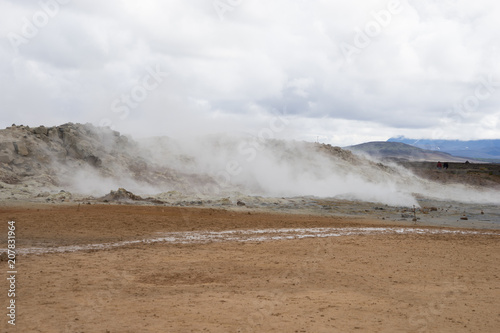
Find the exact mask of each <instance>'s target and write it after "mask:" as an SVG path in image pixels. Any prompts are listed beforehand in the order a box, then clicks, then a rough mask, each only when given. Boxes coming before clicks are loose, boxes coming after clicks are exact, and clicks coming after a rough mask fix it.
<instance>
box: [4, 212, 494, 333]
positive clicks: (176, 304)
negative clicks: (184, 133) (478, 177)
mask: <svg viewBox="0 0 500 333" xmlns="http://www.w3.org/2000/svg"><path fill="white" fill-rule="evenodd" d="M10 220H14V221H16V232H17V233H16V241H17V249H18V251H19V252H20V253H19V254H18V255H17V258H16V260H17V261H16V269H17V274H16V297H15V299H16V305H17V308H16V326H11V325H9V324H8V323H7V320H8V318H7V316H6V315H5V314H6V313H7V310H6V307H7V305H8V301H9V299H8V298H7V296H6V294H7V290H8V289H9V286H8V284H7V281H6V280H5V279H2V280H3V282H2V284H0V288H1V290H3V291H2V292H1V294H2V295H4V296H3V297H2V308H3V309H4V312H5V314H4V315H2V317H3V318H4V319H3V320H2V321H1V323H0V331H2V332H44V333H45V332H103V333H104V332H498V328H499V327H500V266H499V265H498V262H500V232H499V231H498V230H496V231H495V230H484V229H481V230H478V229H475V231H473V232H471V231H470V230H465V229H461V230H458V229H451V228H446V229H444V228H436V227H431V226H429V227H426V226H425V225H423V224H424V223H422V222H419V223H420V224H419V225H418V228H419V229H412V228H414V227H413V226H411V225H409V224H408V223H405V224H404V228H403V227H400V226H401V224H398V222H394V221H387V220H381V219H379V218H373V219H369V218H362V217H339V216H315V215H300V214H280V213H266V212H254V211H245V210H243V209H242V210H241V211H235V210H224V209H211V208H177V207H161V206H158V207H150V206H126V205H80V206H77V205H67V206H63V205H41V204H25V205H22V206H2V207H0V221H3V222H2V223H3V224H4V227H3V228H2V229H3V230H4V231H3V233H2V237H1V247H2V248H3V249H5V248H6V235H7V221H10ZM313 227H316V228H333V229H321V230H320V231H317V234H314V235H312V234H311V233H312V232H313V231H312V230H311V229H307V232H306V231H304V230H306V229H304V228H313ZM386 227H390V228H386ZM283 228H286V229H287V230H288V231H286V232H285V231H283V230H282V229H283ZM346 228H348V229H346ZM374 228H378V229H374ZM301 230H302V231H301ZM326 230H329V231H326ZM332 230H334V231H335V232H333V231H332ZM352 230H358V231H360V232H358V233H356V232H352ZM367 230H368V231H367ZM376 230H378V231H376ZM412 230H413V231H412ZM229 231H231V232H229ZM248 231H252V232H253V233H254V234H255V233H256V232H257V233H259V234H260V235H264V236H269V237H260V236H259V237H260V238H255V237H254V236H251V237H250V236H248V235H247V232H248ZM346 231H349V232H350V233H349V232H346ZM361 231H363V232H361ZM365 231H366V232H365ZM375 231H376V232H375ZM328 232H330V236H329V237H318V235H321V234H323V235H326V234H327V233H328ZM207 234H210V235H215V236H216V237H215V236H214V237H215V238H214V239H207V238H200V235H207ZM172 235H177V236H176V237H180V238H179V239H181V240H180V241H174V240H173V239H174V238H175V237H173V236H172ZM234 235H238V237H235V236H234ZM279 235H285V236H286V237H288V239H284V238H283V237H282V238H280V237H276V236H279ZM301 235H302V236H303V235H309V236H308V237H301ZM311 235H312V236H311ZM181 236H182V237H181ZM313 236H314V237H313ZM162 237H163V240H162V241H158V239H159V238H162ZM252 237H254V238H252ZM273 237H274V239H273ZM142 240H148V241H149V242H143V241H142ZM151 240H157V241H151ZM89 244H94V245H96V244H101V245H102V246H100V247H94V248H92V249H88V248H86V247H85V246H87V245H89ZM103 244H104V245H103ZM74 246H77V248H73V249H76V250H77V251H68V252H58V251H59V250H61V249H62V250H64V249H66V250H70V249H72V248H71V247H74ZM78 246H79V247H78ZM63 247H65V248H63ZM78 249H79V250H78ZM23 251H24V254H22V253H23ZM0 264H1V267H2V270H3V271H4V275H7V273H6V272H7V262H6V261H2V262H1V263H0Z"/></svg>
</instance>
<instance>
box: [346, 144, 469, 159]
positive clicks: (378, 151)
mask: <svg viewBox="0 0 500 333" xmlns="http://www.w3.org/2000/svg"><path fill="white" fill-rule="evenodd" d="M344 149H347V150H350V151H352V152H353V153H361V154H367V155H369V156H372V157H375V158H380V159H399V160H408V161H442V162H465V161H466V160H467V159H465V158H461V157H456V156H452V155H450V154H447V153H443V152H439V151H434V150H427V149H422V148H418V147H414V146H412V145H409V144H406V143H401V142H384V141H377V142H367V143H362V144H359V145H355V146H349V147H345V148H344Z"/></svg>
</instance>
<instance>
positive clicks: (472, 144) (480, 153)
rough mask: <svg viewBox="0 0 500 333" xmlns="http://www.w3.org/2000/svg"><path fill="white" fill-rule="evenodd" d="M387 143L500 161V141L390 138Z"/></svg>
mask: <svg viewBox="0 0 500 333" xmlns="http://www.w3.org/2000/svg"><path fill="white" fill-rule="evenodd" d="M387 142H401V143H406V144H408V145H411V146H414V147H418V148H422V149H427V150H433V151H440V152H445V153H448V154H451V155H454V156H461V157H468V158H476V159H488V160H499V161H500V140H471V141H460V140H431V139H420V140H417V139H409V138H405V137H396V138H390V139H389V140H387Z"/></svg>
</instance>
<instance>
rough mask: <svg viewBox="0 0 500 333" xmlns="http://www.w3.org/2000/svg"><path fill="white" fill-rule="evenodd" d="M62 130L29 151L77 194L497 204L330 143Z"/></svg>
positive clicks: (488, 195) (495, 198) (498, 195)
mask: <svg viewBox="0 0 500 333" xmlns="http://www.w3.org/2000/svg"><path fill="white" fill-rule="evenodd" d="M58 131H59V130H58ZM49 132H50V131H49ZM63 132H64V135H63V136H62V137H61V136H60V135H59V136H57V135H55V136H54V135H52V136H50V133H49V137H50V139H51V140H48V141H47V140H46V141H44V142H42V141H39V142H42V143H40V144H39V145H40V146H39V147H38V148H37V149H33V151H40V152H42V155H44V156H38V157H36V158H37V159H39V160H40V159H41V158H42V157H43V158H45V159H47V156H50V157H51V160H52V161H53V164H52V168H51V170H58V174H57V175H54V176H57V178H58V179H59V181H60V184H61V186H65V187H66V188H68V189H69V190H71V191H74V192H77V193H81V194H90V195H94V196H101V195H104V194H106V193H108V192H109V191H110V190H115V189H117V188H119V187H123V188H126V189H127V190H129V191H132V192H134V193H136V194H138V195H144V194H148V195H155V194H160V193H164V192H168V191H173V190H175V191H179V192H181V193H184V194H186V195H191V196H195V197H196V196H197V197H218V198H222V197H227V196H234V195H240V194H243V195H254V196H265V197H299V196H315V197H322V198H334V199H345V200H355V201H367V202H376V203H381V204H387V205H390V206H405V207H412V206H414V205H415V206H417V207H418V206H419V204H418V200H417V199H420V198H429V199H436V200H443V201H458V202H467V203H483V204H489V203H491V204H498V202H500V192H499V191H495V190H485V189H478V188H473V187H471V186H466V185H461V184H451V185H442V184H437V183H435V182H431V181H428V180H425V179H421V178H419V177H417V176H415V175H414V174H413V173H411V172H410V171H409V170H408V169H405V168H404V167H402V166H400V165H396V164H382V163H380V162H379V161H376V160H370V159H368V158H365V157H361V156H356V155H353V154H352V153H351V152H349V151H345V150H342V149H340V148H335V147H331V146H329V145H321V144H316V143H308V142H297V141H284V140H275V139H272V136H269V137H268V138H266V137H264V136H262V135H259V136H251V135H241V134H220V135H215V134H211V135H204V136H199V137H191V138H189V139H186V138H184V139H182V140H181V139H174V138H169V137H153V138H148V139H142V140H139V141H134V140H133V139H131V138H126V137H124V136H122V135H119V134H118V133H117V132H113V131H111V130H109V129H102V128H95V127H93V126H92V125H71V126H68V127H66V128H65V130H64V131H63ZM43 144H46V145H47V146H46V147H45V146H42V145H43ZM58 145H59V146H58ZM44 147H45V148H44ZM47 170H49V169H47ZM46 173H50V170H49V171H46Z"/></svg>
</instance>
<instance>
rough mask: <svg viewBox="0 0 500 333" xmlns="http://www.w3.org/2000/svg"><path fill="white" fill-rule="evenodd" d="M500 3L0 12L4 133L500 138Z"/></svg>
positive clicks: (50, 6)
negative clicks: (101, 129)
mask: <svg viewBox="0 0 500 333" xmlns="http://www.w3.org/2000/svg"><path fill="white" fill-rule="evenodd" d="M499 18H500V3H499V2H498V1H493V0H491V1H489V0H476V1H467V0H439V1H438V0H436V1H431V0H418V1H417V0H415V1H411V0H407V1H385V0H384V1H375V0H360V1H350V2H348V1H327V0H307V1H306V0H287V1H286V0H270V1H257V0H220V1H219V0H217V1H213V0H189V1H187V0H166V1H117V0H107V1H94V0H85V1H83V0H72V1H71V0H42V1H17V0H16V1H14V0H12V1H9V0H0V37H1V39H0V89H1V92H0V108H1V109H0V110H1V111H0V112H1V113H0V127H1V128H4V127H7V126H10V125H11V124H12V123H16V124H18V125H19V124H24V125H30V126H38V125H42V124H43V125H47V126H53V125H58V124H62V123H65V122H81V123H86V122H91V123H93V124H96V125H99V124H100V125H108V126H111V127H112V128H114V129H116V130H118V131H120V132H122V133H125V134H131V135H133V136H135V137H136V136H149V135H167V136H182V135H188V136H192V135H196V134H204V133H215V132H232V133H246V134H250V135H262V136H275V137H287V138H291V139H298V140H308V141H316V140H317V139H319V141H320V142H325V143H331V144H334V145H340V146H345V145H349V144H357V143H361V142H365V141H375V140H387V139H388V138H389V137H391V136H396V135H404V136H407V137H412V138H434V139H484V138H500V62H499V59H500V38H499V37H498V33H499V31H500V19H499Z"/></svg>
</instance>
